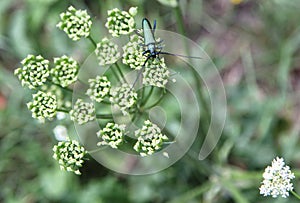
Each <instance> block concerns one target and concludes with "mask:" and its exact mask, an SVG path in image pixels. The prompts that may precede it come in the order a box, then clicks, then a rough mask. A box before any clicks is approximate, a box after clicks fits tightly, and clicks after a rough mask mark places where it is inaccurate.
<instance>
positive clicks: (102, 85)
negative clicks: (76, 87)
mask: <svg viewBox="0 0 300 203" xmlns="http://www.w3.org/2000/svg"><path fill="white" fill-rule="evenodd" d="M110 87H111V85H110V82H109V80H108V79H107V77H106V76H99V75H98V76H97V77H96V78H95V79H89V89H88V90H87V91H86V94H87V95H88V96H89V97H90V99H91V100H93V101H96V102H101V101H102V100H103V99H104V97H105V96H106V95H108V94H109V91H110Z"/></svg>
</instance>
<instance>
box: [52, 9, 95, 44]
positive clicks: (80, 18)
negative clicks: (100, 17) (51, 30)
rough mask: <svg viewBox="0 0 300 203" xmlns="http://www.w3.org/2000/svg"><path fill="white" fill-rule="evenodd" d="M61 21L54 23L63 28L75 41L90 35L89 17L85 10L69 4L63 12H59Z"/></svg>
mask: <svg viewBox="0 0 300 203" xmlns="http://www.w3.org/2000/svg"><path fill="white" fill-rule="evenodd" d="M60 19H61V21H60V22H59V23H58V24H57V25H56V26H57V27H58V28H59V29H61V30H63V31H64V32H65V33H66V34H67V35H68V37H69V38H70V39H72V40H74V41H77V40H79V39H80V38H82V37H88V36H89V35H90V29H91V26H92V21H91V17H90V16H89V15H88V14H87V12H86V10H76V9H75V8H74V7H73V6H70V7H69V8H68V10H67V11H66V12H65V13H61V14H60Z"/></svg>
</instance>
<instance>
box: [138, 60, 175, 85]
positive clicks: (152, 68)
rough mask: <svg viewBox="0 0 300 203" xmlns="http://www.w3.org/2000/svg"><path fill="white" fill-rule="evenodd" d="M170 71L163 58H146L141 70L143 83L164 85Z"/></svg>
mask: <svg viewBox="0 0 300 203" xmlns="http://www.w3.org/2000/svg"><path fill="white" fill-rule="evenodd" d="M169 75H170V72H169V70H168V68H167V66H166V64H165V60H164V58H161V59H160V60H156V59H154V60H151V61H150V60H148V61H147V63H146V68H145V70H144V72H143V84H144V85H152V86H157V87H165V85H166V84H167V83H168V79H169Z"/></svg>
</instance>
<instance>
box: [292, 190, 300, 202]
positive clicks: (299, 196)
mask: <svg viewBox="0 0 300 203" xmlns="http://www.w3.org/2000/svg"><path fill="white" fill-rule="evenodd" d="M291 193H292V194H293V195H294V196H295V197H296V198H297V199H299V200H300V195H298V194H297V193H296V192H295V191H294V190H292V191H291Z"/></svg>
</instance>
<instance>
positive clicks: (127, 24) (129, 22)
mask: <svg viewBox="0 0 300 203" xmlns="http://www.w3.org/2000/svg"><path fill="white" fill-rule="evenodd" d="M107 14H108V18H107V22H106V23H105V27H107V29H108V32H109V33H111V34H112V36H113V37H119V36H120V35H127V34H129V33H131V32H133V31H134V29H135V22H134V19H133V17H134V16H135V15H136V14H137V7H131V8H130V9H129V11H128V12H127V11H120V10H119V9H118V8H114V9H112V10H109V11H107Z"/></svg>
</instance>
